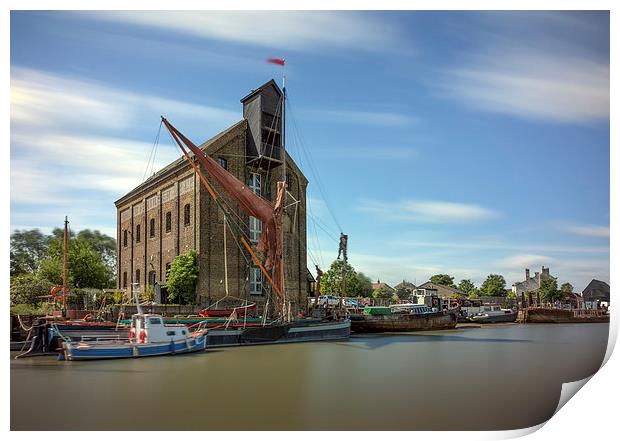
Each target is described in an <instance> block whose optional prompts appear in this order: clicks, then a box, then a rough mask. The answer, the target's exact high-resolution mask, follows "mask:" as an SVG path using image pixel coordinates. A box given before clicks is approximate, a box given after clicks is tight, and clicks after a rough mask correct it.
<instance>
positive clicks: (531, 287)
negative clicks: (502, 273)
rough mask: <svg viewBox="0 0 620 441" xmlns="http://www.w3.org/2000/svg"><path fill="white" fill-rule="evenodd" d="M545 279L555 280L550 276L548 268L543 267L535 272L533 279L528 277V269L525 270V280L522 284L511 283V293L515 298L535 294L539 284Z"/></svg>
mask: <svg viewBox="0 0 620 441" xmlns="http://www.w3.org/2000/svg"><path fill="white" fill-rule="evenodd" d="M547 279H553V280H557V278H556V277H553V276H552V275H551V274H549V267H547V268H545V267H544V266H543V267H542V268H541V272H538V271H536V272H535V273H534V276H533V277H530V270H529V268H526V269H525V280H524V281H523V282H515V283H513V284H512V292H513V294H514V295H515V296H516V297H517V298H520V297H521V296H522V295H525V294H527V293H528V292H531V293H536V292H538V289H539V288H540V283H541V282H542V281H543V280H547Z"/></svg>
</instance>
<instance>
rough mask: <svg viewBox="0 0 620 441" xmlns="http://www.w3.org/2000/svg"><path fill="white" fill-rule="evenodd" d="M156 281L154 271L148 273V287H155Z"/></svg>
mask: <svg viewBox="0 0 620 441" xmlns="http://www.w3.org/2000/svg"><path fill="white" fill-rule="evenodd" d="M156 281H157V273H156V272H155V271H151V272H150V273H149V285H155V282H156Z"/></svg>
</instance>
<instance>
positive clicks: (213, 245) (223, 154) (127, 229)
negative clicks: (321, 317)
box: [115, 80, 310, 311]
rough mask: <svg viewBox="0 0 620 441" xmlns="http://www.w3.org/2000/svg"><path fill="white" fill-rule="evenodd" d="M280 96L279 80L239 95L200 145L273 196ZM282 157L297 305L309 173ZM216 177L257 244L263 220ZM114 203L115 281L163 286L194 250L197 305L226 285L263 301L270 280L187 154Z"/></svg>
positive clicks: (303, 274) (288, 264)
mask: <svg viewBox="0 0 620 441" xmlns="http://www.w3.org/2000/svg"><path fill="white" fill-rule="evenodd" d="M282 98H283V93H282V91H281V90H280V88H279V87H278V85H277V84H276V82H275V81H274V80H270V81H268V82H267V83H265V84H263V85H262V86H260V87H259V88H257V89H255V90H253V91H252V92H251V93H250V94H248V95H247V96H245V97H244V98H242V99H241V103H242V106H243V117H242V118H241V119H240V121H238V122H237V123H235V124H233V125H232V126H231V127H229V128H227V129H225V130H224V131H222V132H220V133H218V134H217V135H215V136H214V137H213V138H211V139H210V140H208V141H206V142H204V143H203V144H202V145H200V146H199V148H200V149H202V150H203V151H204V152H205V153H206V154H207V155H209V156H210V157H211V158H213V159H214V160H216V161H217V162H218V163H219V165H220V166H221V167H223V168H224V169H226V170H227V171H229V172H230V173H232V174H233V175H234V176H235V177H236V178H237V179H238V180H240V181H241V182H244V183H246V184H247V187H248V188H249V189H251V190H252V191H254V192H255V193H256V194H258V195H260V196H262V197H263V198H265V199H267V200H269V201H272V202H273V200H274V198H275V195H276V184H277V182H276V181H277V180H279V179H281V177H282V169H283V159H284V151H283V146H282V138H281V133H282V125H283V121H282V111H281V109H282V105H281V104H282ZM164 110H165V109H164ZM285 158H286V181H287V192H286V201H285V203H284V204H283V205H284V207H285V208H284V214H283V229H284V264H285V277H284V278H285V283H286V286H285V291H286V295H287V299H289V300H291V301H292V303H293V304H292V308H293V310H294V311H296V307H297V305H300V306H303V307H305V305H306V296H307V295H308V289H309V287H310V283H309V282H310V280H309V278H308V269H307V266H306V187H307V185H308V180H307V179H306V177H305V176H304V175H303V173H302V172H301V170H300V169H299V168H298V166H297V165H296V164H295V162H294V161H293V160H292V159H291V157H290V156H289V155H288V154H286V156H285ZM206 178H207V179H209V176H208V175H207V176H206ZM212 184H213V188H214V189H215V191H216V192H217V193H218V194H219V195H220V200H221V201H223V203H225V204H226V205H228V206H229V213H231V214H232V215H233V217H234V218H235V222H236V223H237V225H238V226H239V229H240V231H242V233H243V235H244V237H245V238H246V240H247V241H248V242H249V243H251V244H256V243H257V242H258V239H259V236H260V235H261V233H262V224H261V222H260V221H259V220H258V219H256V218H254V217H252V216H249V215H248V214H247V213H245V212H244V211H242V210H241V208H240V207H239V205H238V204H236V203H235V202H234V201H233V200H232V199H231V198H229V197H228V196H227V194H226V192H225V191H224V190H223V188H221V187H220V186H219V185H217V183H212ZM115 205H116V211H117V239H118V241H117V243H118V249H117V253H118V254H117V256H118V259H117V262H118V263H117V270H118V272H117V274H118V280H117V286H118V288H120V289H126V288H128V286H131V284H132V283H138V284H140V285H141V286H149V285H150V286H156V287H157V286H161V285H164V286H165V283H166V278H167V273H168V269H169V268H170V265H171V263H172V261H173V260H174V258H175V257H176V256H178V255H180V254H182V253H184V252H186V251H188V250H195V251H196V253H197V256H198V280H197V281H196V303H197V304H198V305H209V304H212V303H214V302H215V301H217V300H219V299H221V298H223V297H225V296H226V295H227V292H228V293H229V294H230V295H231V296H234V297H237V298H243V299H247V300H249V301H253V302H256V303H258V304H259V305H260V304H262V303H265V302H266V298H267V293H268V290H269V288H268V286H267V285H268V284H267V283H266V281H265V283H263V274H262V272H261V270H260V268H259V267H258V266H257V265H255V264H254V263H253V261H252V260H251V259H250V258H249V257H248V256H247V251H245V250H243V249H241V248H240V247H239V246H238V243H237V241H238V237H235V236H234V235H233V234H232V232H231V229H230V228H226V229H225V228H224V215H223V213H222V211H221V209H219V208H218V204H217V203H215V202H214V201H213V200H212V198H211V196H210V194H209V192H208V191H207V190H206V188H205V187H204V185H202V184H201V182H200V179H199V178H198V177H197V176H196V174H195V173H194V170H193V168H192V165H191V164H190V163H189V162H188V161H187V160H186V159H185V158H184V157H181V158H180V159H178V160H176V161H174V162H172V163H171V164H169V165H167V166H166V167H164V168H163V169H161V170H159V171H158V172H157V173H155V174H154V175H153V176H151V177H149V178H148V179H146V180H145V181H144V182H143V183H142V184H140V185H139V186H137V187H136V188H134V189H133V190H131V191H129V192H128V193H127V194H125V195H124V196H122V197H121V198H119V199H118V200H117V201H116V202H115ZM229 221H230V219H229ZM230 222H232V221H230ZM225 234H226V236H225ZM225 237H227V240H225ZM224 261H226V262H227V265H226V266H225V265H224ZM226 275H227V276H228V277H226ZM225 279H226V280H225ZM225 282H227V283H225Z"/></svg>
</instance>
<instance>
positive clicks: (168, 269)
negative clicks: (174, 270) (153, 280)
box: [166, 262, 170, 279]
mask: <svg viewBox="0 0 620 441" xmlns="http://www.w3.org/2000/svg"><path fill="white" fill-rule="evenodd" d="M169 272H170V262H168V263H167V264H166V279H167V278H168V273H169Z"/></svg>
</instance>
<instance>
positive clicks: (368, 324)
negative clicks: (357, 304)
mask: <svg viewBox="0 0 620 441" xmlns="http://www.w3.org/2000/svg"><path fill="white" fill-rule="evenodd" d="M456 322H457V315H456V313H454V312H449V313H444V312H433V313H429V314H390V315H362V314H356V315H351V330H352V331H353V332H356V333H372V332H409V331H435V330H441V329H453V328H455V327H456Z"/></svg>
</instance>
